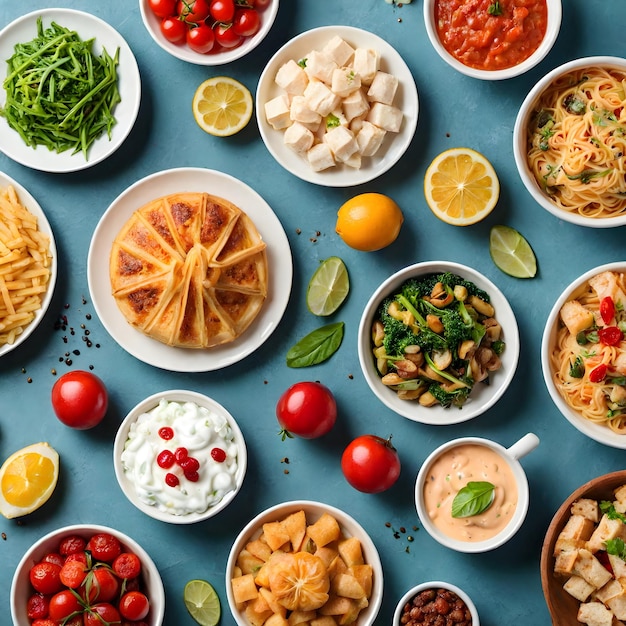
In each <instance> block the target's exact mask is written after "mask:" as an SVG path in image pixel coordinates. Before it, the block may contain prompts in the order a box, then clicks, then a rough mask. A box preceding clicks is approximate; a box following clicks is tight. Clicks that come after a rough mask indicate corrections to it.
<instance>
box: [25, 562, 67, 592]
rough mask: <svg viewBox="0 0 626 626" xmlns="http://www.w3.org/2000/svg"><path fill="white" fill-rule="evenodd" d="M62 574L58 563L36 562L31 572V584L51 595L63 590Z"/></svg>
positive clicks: (35, 588) (37, 589)
mask: <svg viewBox="0 0 626 626" xmlns="http://www.w3.org/2000/svg"><path fill="white" fill-rule="evenodd" d="M60 574H61V567H60V566H59V565H57V564H56V563H48V562H47V561H43V562H40V563H35V565H33V566H32V567H31V568H30V572H29V577H30V584H31V585H32V586H33V589H34V590H35V591H38V592H39V593H43V594H47V595H50V594H53V593H56V592H57V591H61V589H62V588H63V583H62V582H61V578H60Z"/></svg>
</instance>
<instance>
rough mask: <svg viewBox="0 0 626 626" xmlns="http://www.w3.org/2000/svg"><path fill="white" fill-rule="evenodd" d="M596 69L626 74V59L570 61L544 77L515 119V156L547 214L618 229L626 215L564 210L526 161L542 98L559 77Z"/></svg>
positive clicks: (624, 222) (579, 223) (624, 221)
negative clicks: (529, 129)
mask: <svg viewBox="0 0 626 626" xmlns="http://www.w3.org/2000/svg"><path fill="white" fill-rule="evenodd" d="M592 66H595V67H597V66H602V67H608V68H616V69H619V70H620V71H622V72H626V59H622V58H619V57H610V56H595V57H584V58H580V59H575V60H574V61H569V62H567V63H564V64H563V65H560V66H558V67H556V68H554V69H553V70H552V71H550V72H548V74H546V75H545V76H544V77H543V78H541V79H540V80H539V81H538V82H537V83H536V84H535V86H534V87H533V88H532V89H531V90H530V91H529V92H528V95H527V96H526V97H525V98H524V101H523V102H522V104H521V106H520V109H519V112H518V114H517V118H516V119H515V126H514V127H513V156H514V157H515V163H516V165H517V171H518V172H519V175H520V178H521V179H522V182H523V183H524V186H525V187H526V189H527V191H528V193H530V195H531V196H532V198H533V199H534V200H535V202H537V204H539V205H540V206H542V207H543V208H544V209H545V210H546V211H548V212H550V213H552V215H554V216H555V217H557V218H558V219H560V220H563V221H565V222H570V223H571V224H576V225H578V226H588V227H590V228H614V227H618V226H624V225H625V224H626V212H624V213H622V214H621V215H619V216H617V217H586V216H583V215H579V214H578V213H576V212H574V211H568V210H565V209H562V208H561V207H559V206H558V205H557V204H555V203H554V202H553V201H552V200H551V199H550V197H549V196H548V195H547V194H546V193H544V191H543V190H542V189H541V187H540V185H539V183H538V182H537V180H536V178H535V176H534V175H533V173H532V171H531V169H530V167H529V165H528V159H527V158H526V155H527V149H526V141H527V139H526V132H527V127H528V124H529V122H530V119H531V117H532V115H533V113H534V108H535V104H536V102H537V101H538V100H539V98H540V97H541V95H542V93H543V92H544V91H545V90H546V89H547V88H548V87H549V86H550V84H551V83H552V82H553V81H554V80H555V79H556V78H558V77H560V76H563V75H564V74H568V73H569V72H572V71H574V70H578V69H582V68H585V67H592Z"/></svg>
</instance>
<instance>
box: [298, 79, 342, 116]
mask: <svg viewBox="0 0 626 626" xmlns="http://www.w3.org/2000/svg"><path fill="white" fill-rule="evenodd" d="M303 95H304V99H305V102H306V105H307V106H308V107H309V109H311V110H312V111H315V112H316V113H319V115H321V116H322V117H326V116H327V115H328V114H329V113H330V112H331V111H333V110H334V109H336V108H337V107H338V106H339V104H340V103H341V98H340V97H339V96H338V95H337V94H335V93H333V92H332V91H331V90H330V89H329V88H328V87H327V86H326V85H325V84H324V83H323V82H321V81H319V80H312V81H310V82H309V84H308V85H307V87H306V89H305V90H304V94H303Z"/></svg>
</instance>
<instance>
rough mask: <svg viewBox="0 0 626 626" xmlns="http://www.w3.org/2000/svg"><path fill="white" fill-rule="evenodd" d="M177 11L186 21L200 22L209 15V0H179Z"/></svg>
mask: <svg viewBox="0 0 626 626" xmlns="http://www.w3.org/2000/svg"><path fill="white" fill-rule="evenodd" d="M177 13H178V15H179V16H180V17H181V19H183V20H184V21H185V22H192V23H194V24H198V23H200V22H202V21H204V20H206V18H207V17H209V3H208V2H207V0H179V2H178V5H177Z"/></svg>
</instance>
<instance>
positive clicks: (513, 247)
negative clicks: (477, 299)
mask: <svg viewBox="0 0 626 626" xmlns="http://www.w3.org/2000/svg"><path fill="white" fill-rule="evenodd" d="M489 254H491V258H492V259H493V262H494V263H495V264H496V266H497V267H498V268H499V269H501V270H502V271H503V272H504V273H505V274H508V275H509V276H514V277H515V278H532V277H533V276H535V274H536V273H537V259H536V258H535V253H534V252H533V250H532V248H531V247H530V244H529V243H528V241H526V239H524V237H523V236H522V235H521V234H520V233H518V232H517V231H516V230H515V229H514V228H511V227H510V226H494V227H493V228H492V229H491V232H490V233H489Z"/></svg>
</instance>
